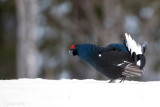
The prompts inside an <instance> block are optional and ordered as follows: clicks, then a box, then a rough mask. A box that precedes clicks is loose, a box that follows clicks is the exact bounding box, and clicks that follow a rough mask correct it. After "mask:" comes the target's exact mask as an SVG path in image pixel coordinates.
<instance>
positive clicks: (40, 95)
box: [0, 79, 160, 107]
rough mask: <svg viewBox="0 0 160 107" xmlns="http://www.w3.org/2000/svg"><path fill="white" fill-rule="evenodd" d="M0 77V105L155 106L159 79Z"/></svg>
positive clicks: (157, 99) (159, 86)
mask: <svg viewBox="0 0 160 107" xmlns="http://www.w3.org/2000/svg"><path fill="white" fill-rule="evenodd" d="M107 82H108V81H97V80H43V79H19V80H0V107H107V106H111V107H118V106H120V107H121V106H122V107H140V106H141V107H144V106H145V107H146V106H147V107H151V106H152V107H157V106H158V105H159V96H160V82H156V81H155V82H135V81H125V82H122V83H107Z"/></svg>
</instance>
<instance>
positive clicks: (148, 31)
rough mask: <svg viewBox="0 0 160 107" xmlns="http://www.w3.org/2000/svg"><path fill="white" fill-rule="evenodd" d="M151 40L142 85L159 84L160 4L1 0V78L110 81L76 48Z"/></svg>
mask: <svg viewBox="0 0 160 107" xmlns="http://www.w3.org/2000/svg"><path fill="white" fill-rule="evenodd" d="M125 32H127V33H130V34H131V35H132V37H133V38H134V39H135V40H136V41H138V42H142V41H148V43H149V47H148V50H147V53H146V58H147V63H146V67H145V73H144V75H143V77H142V78H135V79H138V80H141V81H148V80H160V0H133V1H132V0H0V79H16V78H45V79H63V78H66V79H90V78H92V79H99V80H101V79H107V78H106V77H104V76H103V75H101V74H100V73H98V72H96V71H95V70H94V69H93V68H92V67H90V66H89V65H87V64H86V63H84V62H83V61H81V60H80V59H79V58H78V57H73V56H70V55H69V54H68V50H69V48H70V46H71V45H72V44H78V43H94V44H97V45H102V46H105V45H107V44H109V43H113V42H116V43H118V42H119V43H121V42H122V40H123V39H124V33H125Z"/></svg>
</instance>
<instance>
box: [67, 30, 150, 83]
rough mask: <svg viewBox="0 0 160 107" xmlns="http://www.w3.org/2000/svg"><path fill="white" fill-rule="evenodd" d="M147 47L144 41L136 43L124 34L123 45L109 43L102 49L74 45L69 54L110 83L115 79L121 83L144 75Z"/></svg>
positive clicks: (99, 47)
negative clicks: (107, 79) (89, 66)
mask: <svg viewBox="0 0 160 107" xmlns="http://www.w3.org/2000/svg"><path fill="white" fill-rule="evenodd" d="M147 47H148V43H147V42H146V41H144V42H142V43H136V42H135V40H134V39H132V37H131V36H130V35H129V34H127V33H125V39H124V41H123V43H111V44H108V45H107V46H104V47H103V46H97V45H95V44H91V43H84V44H76V45H72V46H71V47H70V49H69V53H70V54H71V55H73V56H78V57H79V58H80V59H82V60H83V61H85V62H86V63H88V64H89V65H91V66H92V67H93V68H95V69H96V70H97V71H98V72H100V73H102V74H103V75H105V76H106V77H108V78H109V79H110V81H109V83H112V82H114V81H115V80H116V79H120V82H122V81H125V79H126V78H127V77H140V76H142V75H143V74H144V67H145V64H146V58H145V55H144V54H145V52H146V50H147Z"/></svg>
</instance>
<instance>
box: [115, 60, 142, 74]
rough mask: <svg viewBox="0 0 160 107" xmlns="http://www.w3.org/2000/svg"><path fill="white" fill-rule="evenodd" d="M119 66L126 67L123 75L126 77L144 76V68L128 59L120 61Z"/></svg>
mask: <svg viewBox="0 0 160 107" xmlns="http://www.w3.org/2000/svg"><path fill="white" fill-rule="evenodd" d="M117 66H119V67H122V68H123V69H124V71H123V72H122V75H124V76H126V77H133V76H142V74H143V73H144V69H140V67H139V66H137V65H135V64H134V63H131V62H128V61H123V63H120V64H118V65H117Z"/></svg>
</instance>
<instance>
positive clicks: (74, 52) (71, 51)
mask: <svg viewBox="0 0 160 107" xmlns="http://www.w3.org/2000/svg"><path fill="white" fill-rule="evenodd" d="M69 54H71V55H73V56H76V55H78V54H77V49H70V50H69Z"/></svg>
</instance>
